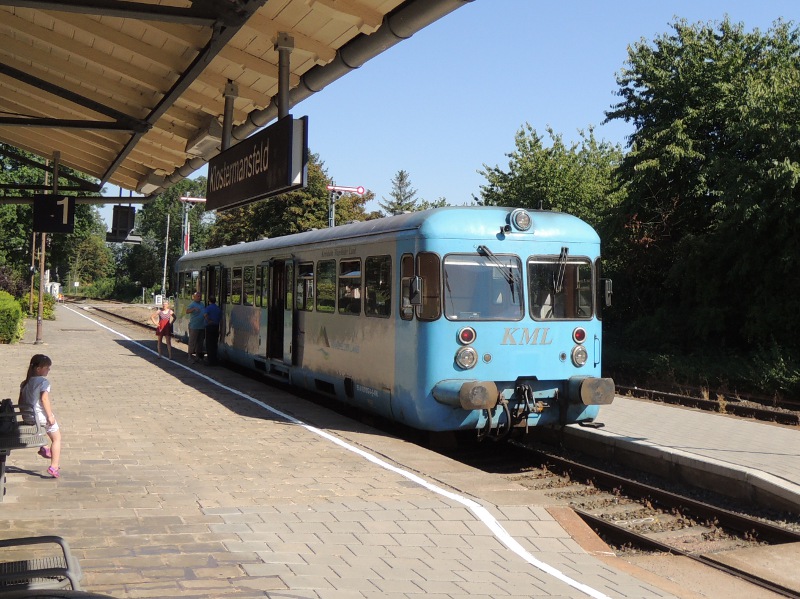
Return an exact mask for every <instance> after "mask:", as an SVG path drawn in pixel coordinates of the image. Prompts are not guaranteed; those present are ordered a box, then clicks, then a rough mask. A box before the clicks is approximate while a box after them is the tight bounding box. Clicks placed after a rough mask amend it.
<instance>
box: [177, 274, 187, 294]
mask: <svg viewBox="0 0 800 599" xmlns="http://www.w3.org/2000/svg"><path fill="white" fill-rule="evenodd" d="M185 285H186V273H185V272H179V273H178V297H180V298H183V297H185V296H184V295H183V288H184V287H185Z"/></svg>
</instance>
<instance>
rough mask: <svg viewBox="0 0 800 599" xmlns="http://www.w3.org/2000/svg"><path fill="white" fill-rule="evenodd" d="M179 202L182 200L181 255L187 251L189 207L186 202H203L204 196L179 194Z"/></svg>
mask: <svg viewBox="0 0 800 599" xmlns="http://www.w3.org/2000/svg"><path fill="white" fill-rule="evenodd" d="M180 199H181V202H183V231H182V235H181V238H182V239H183V255H184V256H185V255H186V254H188V253H189V229H190V225H189V211H190V210H191V209H190V208H187V205H188V204H204V203H205V201H206V199H205V198H190V197H186V196H181V198H180Z"/></svg>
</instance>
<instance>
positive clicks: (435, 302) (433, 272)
mask: <svg viewBox="0 0 800 599" xmlns="http://www.w3.org/2000/svg"><path fill="white" fill-rule="evenodd" d="M439 273H440V268H439V256H437V255H436V254H432V253H430V252H420V253H419V254H417V274H418V275H419V276H420V277H422V282H423V285H422V305H421V306H417V318H419V319H420V320H436V319H437V318H439V316H441V314H442V301H441V287H442V286H441V283H440V274H439Z"/></svg>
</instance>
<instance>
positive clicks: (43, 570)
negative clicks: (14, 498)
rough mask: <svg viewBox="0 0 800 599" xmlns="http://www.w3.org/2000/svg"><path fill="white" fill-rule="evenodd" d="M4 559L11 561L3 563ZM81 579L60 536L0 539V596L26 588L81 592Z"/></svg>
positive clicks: (78, 566) (75, 561) (78, 570)
mask: <svg viewBox="0 0 800 599" xmlns="http://www.w3.org/2000/svg"><path fill="white" fill-rule="evenodd" d="M53 545H55V546H56V547H53ZM5 557H10V558H11V561H3V559H4V558H5ZM81 576H82V574H81V569H80V565H79V564H78V562H77V560H75V559H74V558H73V557H72V554H71V553H70V551H69V545H68V544H67V541H65V540H64V539H62V538H61V537H56V536H41V537H21V538H17V539H5V540H0V595H5V593H7V592H10V591H22V590H28V589H72V590H81V589H80V579H81Z"/></svg>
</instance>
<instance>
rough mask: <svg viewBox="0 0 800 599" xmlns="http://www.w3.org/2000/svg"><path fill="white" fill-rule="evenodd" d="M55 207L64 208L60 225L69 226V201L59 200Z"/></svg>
mask: <svg viewBox="0 0 800 599" xmlns="http://www.w3.org/2000/svg"><path fill="white" fill-rule="evenodd" d="M56 206H64V219H63V220H62V222H61V224H62V225H68V224H69V199H68V198H61V199H60V200H59V201H57V202H56Z"/></svg>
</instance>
